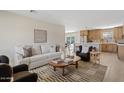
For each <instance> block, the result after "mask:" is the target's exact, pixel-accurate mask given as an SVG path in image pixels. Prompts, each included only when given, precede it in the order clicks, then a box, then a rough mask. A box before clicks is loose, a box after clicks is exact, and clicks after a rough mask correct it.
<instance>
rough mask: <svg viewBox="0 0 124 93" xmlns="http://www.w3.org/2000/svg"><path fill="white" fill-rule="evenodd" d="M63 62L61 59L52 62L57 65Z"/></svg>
mask: <svg viewBox="0 0 124 93" xmlns="http://www.w3.org/2000/svg"><path fill="white" fill-rule="evenodd" d="M62 61H63V60H61V59H57V60H52V62H53V63H56V64H58V63H61V62H62Z"/></svg>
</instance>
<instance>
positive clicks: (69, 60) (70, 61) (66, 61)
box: [64, 58, 73, 63]
mask: <svg viewBox="0 0 124 93" xmlns="http://www.w3.org/2000/svg"><path fill="white" fill-rule="evenodd" d="M64 62H65V63H72V62H73V59H71V58H66V59H65V60H64Z"/></svg>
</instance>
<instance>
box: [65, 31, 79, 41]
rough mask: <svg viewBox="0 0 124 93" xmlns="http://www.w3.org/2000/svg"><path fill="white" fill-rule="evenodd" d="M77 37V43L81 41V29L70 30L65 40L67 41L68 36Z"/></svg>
mask: <svg viewBox="0 0 124 93" xmlns="http://www.w3.org/2000/svg"><path fill="white" fill-rule="evenodd" d="M71 36H74V37H75V43H80V31H77V32H70V33H66V34H65V42H66V37H71Z"/></svg>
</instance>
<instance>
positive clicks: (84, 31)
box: [80, 30, 88, 36]
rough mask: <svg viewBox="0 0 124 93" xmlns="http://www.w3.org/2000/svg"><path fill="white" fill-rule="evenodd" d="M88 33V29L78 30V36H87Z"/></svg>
mask: <svg viewBox="0 0 124 93" xmlns="http://www.w3.org/2000/svg"><path fill="white" fill-rule="evenodd" d="M87 35H88V31H87V30H81V31H80V36H87Z"/></svg>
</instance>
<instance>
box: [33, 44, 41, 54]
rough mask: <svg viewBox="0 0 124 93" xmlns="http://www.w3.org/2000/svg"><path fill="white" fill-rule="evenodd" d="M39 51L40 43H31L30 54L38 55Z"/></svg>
mask: <svg viewBox="0 0 124 93" xmlns="http://www.w3.org/2000/svg"><path fill="white" fill-rule="evenodd" d="M41 53H42V52H41V47H40V45H33V47H32V55H40V54H41Z"/></svg>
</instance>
